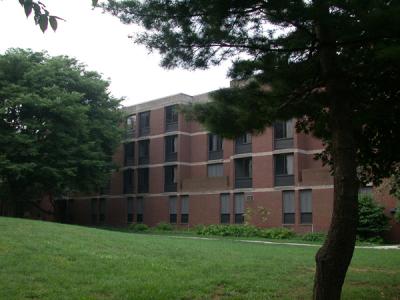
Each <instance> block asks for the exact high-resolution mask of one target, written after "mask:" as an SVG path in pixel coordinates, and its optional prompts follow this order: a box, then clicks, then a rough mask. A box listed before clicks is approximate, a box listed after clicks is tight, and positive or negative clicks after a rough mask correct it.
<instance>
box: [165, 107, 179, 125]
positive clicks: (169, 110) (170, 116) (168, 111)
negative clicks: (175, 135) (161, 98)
mask: <svg viewBox="0 0 400 300" xmlns="http://www.w3.org/2000/svg"><path fill="white" fill-rule="evenodd" d="M177 129H178V110H177V106H176V105H171V106H167V107H166V108H165V130H166V131H174V130H177Z"/></svg>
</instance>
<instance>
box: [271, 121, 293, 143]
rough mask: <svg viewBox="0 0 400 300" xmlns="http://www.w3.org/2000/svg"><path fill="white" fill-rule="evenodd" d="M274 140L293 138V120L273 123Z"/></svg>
mask: <svg viewBox="0 0 400 300" xmlns="http://www.w3.org/2000/svg"><path fill="white" fill-rule="evenodd" d="M274 138H275V139H290V138H293V120H288V121H278V122H275V124H274Z"/></svg>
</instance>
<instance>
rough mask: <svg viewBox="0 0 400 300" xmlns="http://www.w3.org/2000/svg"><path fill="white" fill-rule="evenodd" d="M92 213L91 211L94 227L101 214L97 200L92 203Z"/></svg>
mask: <svg viewBox="0 0 400 300" xmlns="http://www.w3.org/2000/svg"><path fill="white" fill-rule="evenodd" d="M90 211H91V220H92V225H97V223H98V214H99V204H98V201H97V199H96V198H93V199H91V201H90Z"/></svg>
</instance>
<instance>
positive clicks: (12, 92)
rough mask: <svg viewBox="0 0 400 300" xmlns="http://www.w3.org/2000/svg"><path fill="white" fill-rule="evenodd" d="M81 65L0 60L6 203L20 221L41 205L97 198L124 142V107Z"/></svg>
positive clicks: (28, 54)
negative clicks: (80, 195)
mask: <svg viewBox="0 0 400 300" xmlns="http://www.w3.org/2000/svg"><path fill="white" fill-rule="evenodd" d="M108 86H109V83H108V82H107V81H105V80H103V79H102V78H101V76H100V75H99V74H98V73H96V72H93V71H87V70H85V68H84V66H83V65H82V64H80V63H79V62H78V61H76V60H75V59H72V58H68V57H65V56H58V57H50V56H48V55H47V54H46V53H43V52H32V51H30V50H21V49H11V50H9V51H7V52H6V53H5V54H4V55H0V195H1V196H0V199H1V200H2V201H3V205H4V201H6V200H7V202H8V205H12V206H13V207H15V209H14V212H15V214H17V215H19V216H21V215H22V214H23V212H24V210H25V209H26V208H28V207H29V206H31V205H36V203H37V202H36V201H37V200H38V199H41V198H43V197H44V196H49V197H50V200H53V199H55V198H56V197H59V196H63V195H66V194H67V193H71V192H74V191H81V192H84V191H87V192H92V191H96V190H98V188H99V186H101V185H102V184H104V182H105V181H106V179H107V177H108V176H109V174H110V172H111V170H112V168H113V164H112V155H113V153H114V151H115V149H116V147H117V146H118V144H119V142H120V137H121V135H120V133H121V132H120V129H119V127H118V126H119V124H120V121H121V111H120V109H119V107H120V104H119V103H120V100H119V99H115V98H113V97H112V96H110V94H109V92H108Z"/></svg>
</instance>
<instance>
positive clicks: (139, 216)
mask: <svg viewBox="0 0 400 300" xmlns="http://www.w3.org/2000/svg"><path fill="white" fill-rule="evenodd" d="M143 211H144V202H143V197H137V198H136V223H143Z"/></svg>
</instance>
